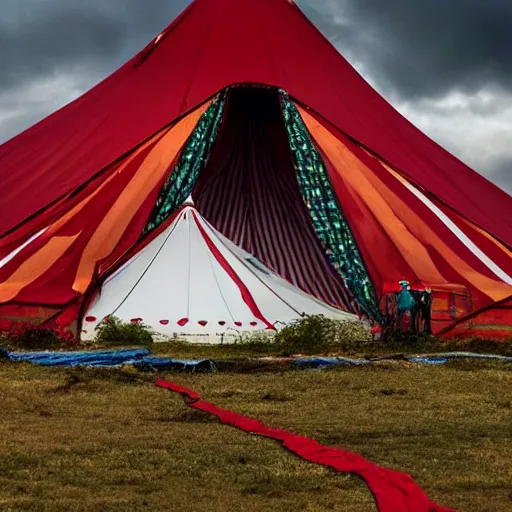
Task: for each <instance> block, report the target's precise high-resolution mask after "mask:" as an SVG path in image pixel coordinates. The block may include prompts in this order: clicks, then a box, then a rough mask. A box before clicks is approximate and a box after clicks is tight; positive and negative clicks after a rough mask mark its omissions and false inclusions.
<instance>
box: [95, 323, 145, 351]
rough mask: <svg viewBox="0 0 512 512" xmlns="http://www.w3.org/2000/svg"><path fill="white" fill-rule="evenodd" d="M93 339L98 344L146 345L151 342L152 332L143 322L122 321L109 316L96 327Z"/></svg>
mask: <svg viewBox="0 0 512 512" xmlns="http://www.w3.org/2000/svg"><path fill="white" fill-rule="evenodd" d="M94 341H95V342H96V343H97V344H99V345H129V346H132V345H137V346H138V345H143V346H147V345H150V344H151V343H153V333H152V332H151V330H150V329H149V327H148V326H147V325H144V324H143V323H140V322H130V323H123V322H122V321H121V320H120V319H119V318H116V317H113V316H111V317H108V318H107V319H105V320H104V321H103V322H101V323H100V324H99V325H98V326H97V327H96V337H95V340H94Z"/></svg>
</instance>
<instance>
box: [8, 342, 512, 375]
mask: <svg viewBox="0 0 512 512" xmlns="http://www.w3.org/2000/svg"><path fill="white" fill-rule="evenodd" d="M2 357H3V358H6V359H10V360H11V361H24V362H29V363H33V364H39V365H42V366H64V367H74V366H87V367H96V368H109V367H116V366H123V365H133V366H134V367H135V368H137V369H138V370H141V371H156V370H159V371H198V372H212V371H215V370H216V366H215V363H214V362H213V361H211V360H209V359H201V360H194V359H172V358H169V357H159V356H153V355H151V353H150V351H149V350H147V349H131V350H101V351H99V350H98V351H83V352H8V351H6V350H4V349H2V348H1V347H0V358H2ZM450 359H479V360H494V361H503V362H512V357H507V356H500V355H495V354H474V353H471V352H447V353H443V354H435V355H410V356H409V355H405V354H399V355H393V356H383V357H375V358H372V359H354V358H349V357H309V358H304V357H302V358H298V359H294V360H293V363H294V364H295V365H296V366H297V367H299V368H304V369H322V368H330V367H333V366H340V365H346V366H363V365H370V364H372V363H375V362H378V361H391V360H401V361H408V362H411V363H418V364H430V365H441V364H445V363H447V362H448V361H449V360H450Z"/></svg>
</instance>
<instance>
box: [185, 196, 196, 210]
mask: <svg viewBox="0 0 512 512" xmlns="http://www.w3.org/2000/svg"><path fill="white" fill-rule="evenodd" d="M187 206H189V207H191V208H195V207H196V205H195V203H194V200H193V199H192V194H190V195H189V196H188V197H187V199H185V201H184V202H183V207H184V208H185V207H187Z"/></svg>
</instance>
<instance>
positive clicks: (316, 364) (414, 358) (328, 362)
mask: <svg viewBox="0 0 512 512" xmlns="http://www.w3.org/2000/svg"><path fill="white" fill-rule="evenodd" d="M450 359H480V360H494V361H502V362H509V363H510V362H512V357H507V356H500V355H495V354H474V353H472V352H446V353H442V354H435V355H411V356H408V355H400V356H390V357H385V356H384V357H378V358H374V359H351V358H348V357H312V358H300V359H295V361H294V363H295V364H296V365H297V366H298V367H300V368H316V369H321V368H330V367H332V366H340V365H346V366H362V365H368V364H371V363H375V362H378V361H386V360H387V361H392V360H402V361H408V362H410V363H418V364H433V365H437V364H445V363H447V362H448V361H449V360H450Z"/></svg>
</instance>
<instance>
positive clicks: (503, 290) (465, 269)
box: [376, 159, 511, 301]
mask: <svg viewBox="0 0 512 512" xmlns="http://www.w3.org/2000/svg"><path fill="white" fill-rule="evenodd" d="M376 160H377V161H378V162H379V164H380V165H382V166H383V167H384V168H385V169H386V170H387V171H389V172H390V173H391V175H392V176H394V177H395V178H396V179H397V180H398V181H399V182H400V183H402V185H404V187H406V188H407V187H408V186H413V185H410V184H409V182H408V181H407V180H406V179H405V178H403V177H402V176H401V175H400V174H399V173H397V172H396V171H395V170H394V169H392V168H391V167H389V166H388V165H386V164H385V163H384V162H381V161H380V160H378V159H376ZM382 192H383V194H385V195H386V196H388V197H387V199H388V200H390V201H391V200H394V201H395V202H396V203H397V205H398V206H399V207H400V208H401V209H402V210H403V212H404V215H406V216H407V217H406V218H407V219H408V220H411V221H412V220H413V219H414V220H415V221H416V222H415V224H417V225H418V226H420V225H421V224H423V229H424V230H428V238H427V239H428V240H429V242H430V244H431V245H432V246H433V247H435V248H436V249H437V250H438V251H439V252H440V254H442V255H443V258H444V259H445V260H446V262H447V263H448V264H449V265H450V266H451V267H452V268H453V269H454V271H455V272H457V273H458V274H459V275H460V276H462V277H463V278H464V279H465V280H466V281H468V282H469V283H471V284H472V285H473V286H474V287H475V288H476V289H477V290H480V291H481V292H482V293H484V294H485V295H487V296H488V297H490V298H491V299H493V300H495V301H499V300H503V299H504V298H505V297H507V296H508V295H510V289H511V288H510V286H509V285H508V284H506V283H503V282H502V281H498V280H495V279H491V278H490V277H487V276H485V275H484V274H482V273H481V272H478V271H477V270H475V269H474V268H473V267H472V266H471V265H470V264H469V263H467V261H465V260H464V259H463V258H461V257H460V256H459V255H458V254H457V253H456V252H455V251H453V250H452V249H451V248H450V247H449V246H448V245H447V244H446V243H445V242H444V241H443V240H442V239H441V238H440V237H439V236H438V235H437V234H436V233H435V232H434V231H433V230H431V229H430V228H428V225H427V224H426V222H425V221H423V220H422V219H420V218H419V217H418V216H417V215H416V214H415V212H414V211H413V210H412V209H411V208H410V207H409V206H408V205H407V204H405V203H404V202H403V201H402V200H401V199H400V198H399V197H397V196H396V195H395V194H393V193H392V192H391V191H390V190H389V189H388V188H387V187H386V186H385V185H384V184H382ZM391 194H393V197H391ZM453 236H454V237H455V235H453ZM467 250H468V251H469V249H467ZM433 284H434V283H433Z"/></svg>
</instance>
